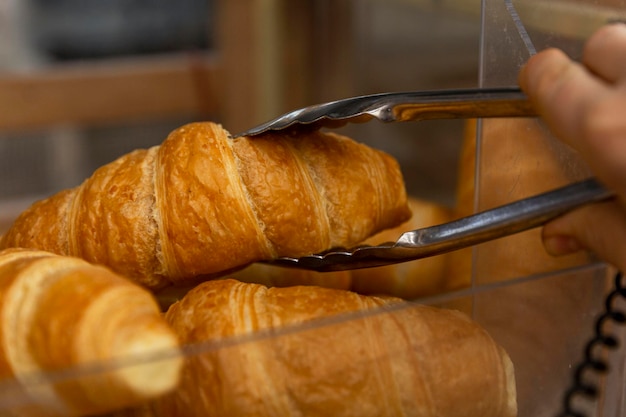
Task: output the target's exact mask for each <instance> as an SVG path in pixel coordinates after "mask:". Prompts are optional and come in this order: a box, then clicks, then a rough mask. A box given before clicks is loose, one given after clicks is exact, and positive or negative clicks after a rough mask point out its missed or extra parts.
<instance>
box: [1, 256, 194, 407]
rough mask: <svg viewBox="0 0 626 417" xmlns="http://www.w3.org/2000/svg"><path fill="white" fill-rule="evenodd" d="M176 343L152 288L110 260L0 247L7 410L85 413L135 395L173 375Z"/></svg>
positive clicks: (149, 393) (150, 393)
mask: <svg viewBox="0 0 626 417" xmlns="http://www.w3.org/2000/svg"><path fill="white" fill-rule="evenodd" d="M178 346H179V345H178V340H177V337H176V335H175V334H174V333H173V332H172V330H171V329H170V328H169V326H168V325H167V323H166V322H165V321H164V320H163V317H162V316H161V314H160V312H159V309H158V306H157V304H156V302H155V301H154V299H153V297H152V295H151V294H150V293H149V292H148V291H147V290H145V289H143V288H141V287H140V286H138V285H136V284H133V283H131V282H130V281H128V280H126V279H124V278H121V277H120V276H118V275H116V274H114V273H112V272H111V271H110V270H108V269H105V268H103V267H98V266H93V265H90V264H88V263H87V262H85V261H83V260H81V259H76V258H69V257H62V256H57V255H53V254H50V253H47V252H42V251H29V250H20V249H9V250H5V251H2V252H0V381H1V382H2V383H3V384H4V385H3V389H2V390H3V394H7V392H9V394H8V395H10V396H11V397H12V399H13V400H15V401H16V405H15V407H11V413H12V414H15V415H18V416H22V415H25V416H78V415H86V414H90V415H91V414H96V413H103V412H106V411H110V410H114V409H116V408H122V407H125V406H129V405H134V404H139V403H141V402H144V401H146V400H147V399H150V398H153V397H155V396H157V395H160V394H163V393H165V392H167V391H169V390H172V389H173V388H174V387H175V386H176V385H177V383H178V381H179V377H180V371H181V367H182V359H181V358H180V357H179V356H176V355H177V354H179V350H178V349H179V347H178ZM158 354H161V355H165V354H167V356H161V357H159V356H158ZM150 355H153V357H151V356H150ZM131 364H132V365H131ZM80 366H83V368H80ZM10 381H13V383H11V382H10ZM7 384H8V385H7ZM7 386H8V387H12V390H13V392H11V391H7ZM0 404H6V402H5V401H0ZM6 412H7V410H4V411H3V410H0V414H2V415H6V414H7V413H6Z"/></svg>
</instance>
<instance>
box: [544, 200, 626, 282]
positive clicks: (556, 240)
mask: <svg viewBox="0 0 626 417" xmlns="http://www.w3.org/2000/svg"><path fill="white" fill-rule="evenodd" d="M542 239H543V244H544V247H545V248H546V251H547V252H548V253H549V254H551V255H555V256H559V255H566V254H570V253H573V252H578V251H580V250H589V251H591V252H593V253H595V254H596V255H597V256H598V257H599V258H601V259H602V260H604V261H606V262H609V263H611V264H613V265H614V266H616V267H618V268H619V269H620V270H622V271H626V211H624V208H623V206H622V205H621V204H620V203H619V202H618V201H616V200H613V201H609V202H605V203H598V204H593V205H590V206H587V207H583V208H580V209H578V210H575V211H572V212H571V213H568V214H565V215H563V216H562V217H559V218H557V219H555V220H553V221H551V222H549V223H547V224H546V225H545V226H544V228H543V233H542Z"/></svg>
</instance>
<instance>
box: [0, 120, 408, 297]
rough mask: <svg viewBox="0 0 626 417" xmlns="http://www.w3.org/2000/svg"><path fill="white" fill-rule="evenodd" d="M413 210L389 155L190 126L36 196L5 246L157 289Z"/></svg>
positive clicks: (359, 235) (346, 144)
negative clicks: (70, 259) (71, 260)
mask: <svg viewBox="0 0 626 417" xmlns="http://www.w3.org/2000/svg"><path fill="white" fill-rule="evenodd" d="M409 216H410V212H409V209H408V207H407V203H406V192H405V189H404V182H403V178H402V174H401V172H400V169H399V166H398V164H397V162H396V161H395V159H393V158H392V157H391V156H389V155H387V154H385V153H383V152H380V151H377V150H374V149H371V148H369V147H367V146H365V145H362V144H359V143H356V142H354V141H353V140H351V139H348V138H346V137H344V136H340V135H337V134H333V133H322V132H312V133H308V134H302V135H299V136H290V135H288V134H280V133H276V134H272V135H268V136H265V137H262V138H254V139H250V138H245V137H243V138H237V139H231V138H230V135H229V133H228V132H227V131H226V130H224V129H223V128H222V127H221V126H219V125H217V124H214V123H209V122H207V123H193V124H189V125H186V126H183V127H181V128H179V129H177V130H175V131H174V132H172V133H171V134H170V135H169V136H168V138H167V139H166V140H165V141H164V142H163V143H162V144H161V145H160V146H158V147H153V148H150V149H147V150H137V151H134V152H131V153H130V154H127V155H125V156H122V157H121V158H119V159H118V160H116V161H114V162H112V163H110V164H108V165H105V166H103V167H101V168H100V169H98V170H97V171H96V172H95V173H94V174H93V175H92V176H91V178H89V179H87V180H86V181H85V182H83V184H82V185H80V186H79V187H77V188H74V189H71V190H65V191H62V192H60V193H58V194H56V195H54V196H52V197H50V198H48V199H46V200H43V201H40V202H37V203H35V204H34V205H33V206H32V207H30V208H29V209H27V210H26V211H25V212H24V213H22V214H21V215H20V216H19V217H18V218H17V219H16V221H15V223H14V224H13V225H12V227H11V228H10V229H9V230H8V231H7V233H6V234H5V236H4V237H3V238H2V241H0V248H6V247H25V248H34V249H42V250H48V251H52V252H55V253H59V254H64V255H73V256H77V257H81V258H84V259H86V260H88V261H90V262H92V263H97V264H103V265H107V266H109V267H111V268H112V269H113V270H115V271H117V272H119V273H121V274H123V275H124V276H127V277H130V278H131V279H134V280H136V281H137V282H140V283H141V284H143V285H145V286H147V287H148V288H151V289H157V288H162V287H165V286H168V285H170V284H172V283H174V284H178V283H181V282H182V283H189V281H190V280H192V279H194V278H197V277H199V276H218V275H223V273H224V271H229V270H232V269H236V268H240V267H242V266H244V265H247V264H250V263H252V262H254V261H258V260H264V259H271V258H274V257H276V256H301V255H304V254H308V253H313V252H319V251H323V250H325V249H329V248H331V247H334V246H352V245H354V244H357V243H358V242H361V241H362V240H364V239H365V238H366V237H368V236H370V235H372V234H374V233H376V232H378V231H380V230H383V229H385V228H388V227H393V226H395V225H397V224H399V223H401V222H403V221H405V220H406V219H407V218H408V217H409Z"/></svg>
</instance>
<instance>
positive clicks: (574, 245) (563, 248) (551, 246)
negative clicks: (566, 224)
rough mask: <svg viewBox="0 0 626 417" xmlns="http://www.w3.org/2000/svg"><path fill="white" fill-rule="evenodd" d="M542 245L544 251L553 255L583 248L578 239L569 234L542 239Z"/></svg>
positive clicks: (565, 253)
mask: <svg viewBox="0 0 626 417" xmlns="http://www.w3.org/2000/svg"><path fill="white" fill-rule="evenodd" d="M543 245H544V246H545V248H546V251H547V252H548V253H549V254H550V255H554V256H560V255H568V254H570V253H574V252H578V251H580V250H582V249H583V247H582V246H581V244H580V243H579V242H578V240H576V239H574V238H573V237H570V236H551V237H549V238H546V239H544V241H543Z"/></svg>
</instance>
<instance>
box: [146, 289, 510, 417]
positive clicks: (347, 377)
mask: <svg viewBox="0 0 626 417" xmlns="http://www.w3.org/2000/svg"><path fill="white" fill-rule="evenodd" d="M341 314H343V315H341ZM166 318H167V320H168V322H169V323H170V324H171V325H172V327H173V328H174V329H175V330H176V331H177V332H178V334H179V336H180V337H181V338H182V340H183V341H184V342H185V343H188V344H197V346H200V347H204V348H203V349H199V350H198V351H196V354H195V355H194V356H192V357H190V358H189V360H188V362H187V363H186V366H185V370H184V372H183V378H182V382H181V385H180V386H179V388H178V389H177V390H176V391H173V392H172V393H170V394H167V395H165V396H163V397H160V398H159V399H156V400H155V401H154V402H152V403H151V408H152V411H153V412H154V414H155V415H159V416H168V417H174V416H185V417H190V416H240V415H254V416H276V415H281V416H283V415H284V416H288V415H294V416H295V415H302V416H336V417H337V416H360V417H367V416H398V415H402V416H442V417H446V416H461V415H462V416H467V417H471V416H481V417H490V416H494V417H496V416H497V417H507V416H514V415H516V408H517V405H516V395H515V382H514V370H513V365H512V363H511V361H510V359H509V357H508V356H507V354H506V352H505V351H504V350H503V349H502V348H501V347H499V346H498V345H497V344H496V343H495V342H494V341H493V339H492V338H491V337H490V336H489V335H488V334H487V332H486V331H485V330H484V329H482V328H481V327H479V326H478V325H477V324H476V323H474V322H472V321H470V320H469V319H468V318H467V317H466V316H465V315H463V314H461V313H458V312H455V311H451V310H443V309H437V308H434V307H428V306H420V305H416V304H412V303H406V302H400V301H399V300H398V299H394V298H388V299H383V298H378V297H373V296H361V295H357V294H356V293H352V292H349V291H344V290H337V289H328V288H322V287H314V286H296V287H287V288H277V287H274V288H269V289H268V288H267V287H265V286H262V285H259V284H247V283H241V282H238V281H236V280H232V279H224V280H214V281H208V282H206V283H203V284H200V285H198V286H197V287H195V288H194V289H192V290H191V291H190V292H189V293H187V295H186V296H185V297H184V298H183V299H182V300H181V301H179V302H177V303H176V304H174V305H172V306H171V307H170V309H169V310H168V311H167V313H166Z"/></svg>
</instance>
